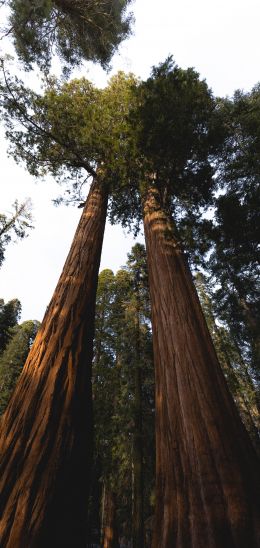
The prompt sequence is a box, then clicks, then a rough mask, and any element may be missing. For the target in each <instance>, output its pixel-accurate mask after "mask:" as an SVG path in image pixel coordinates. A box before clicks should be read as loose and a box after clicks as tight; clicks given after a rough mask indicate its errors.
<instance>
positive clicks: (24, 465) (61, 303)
mask: <svg viewBox="0 0 260 548" xmlns="http://www.w3.org/2000/svg"><path fill="white" fill-rule="evenodd" d="M106 209H107V193H106V191H105V190H104V189H103V188H102V186H100V185H99V184H98V181H95V182H94V183H93V184H92V187H91V189H90V193H89V196H88V199H87V202H86V205H85V208H84V210H83V213H82V217H81V219H80V222H79V225H78V228H77V231H76V234H75V237H74V240H73V243H72V246H71V249H70V252H69V255H68V257H67V260H66V263H65V266H64V269H63V272H62V274H61V277H60V279H59V282H58V285H57V287H56V290H55V292H54V295H53V297H52V300H51V302H50V305H49V307H48V309H47V311H46V314H45V317H44V320H43V324H42V327H41V329H40V332H39V333H38V335H37V338H36V340H35V343H34V345H33V347H32V349H31V351H30V354H29V356H28V359H27V361H26V363H25V366H24V369H23V372H22V374H21V377H20V380H19V382H18V385H17V388H16V390H15V392H14V394H13V397H12V399H11V402H10V404H9V406H8V408H7V411H6V413H5V415H4V417H3V420H2V423H1V437H0V439H1V467H0V490H1V503H0V504H1V506H0V509H1V521H0V539H1V541H0V545H1V547H4V548H47V547H48V548H57V547H62V548H82V547H83V546H85V526H86V521H87V519H86V513H87V512H86V508H87V497H88V485H89V474H90V465H91V449H92V448H91V446H92V405H91V361H92V349H93V334H94V313H95V298H96V287H97V279H98V269H99V263H100V255H101V248H102V242H103V234H104V227H105V218H106Z"/></svg>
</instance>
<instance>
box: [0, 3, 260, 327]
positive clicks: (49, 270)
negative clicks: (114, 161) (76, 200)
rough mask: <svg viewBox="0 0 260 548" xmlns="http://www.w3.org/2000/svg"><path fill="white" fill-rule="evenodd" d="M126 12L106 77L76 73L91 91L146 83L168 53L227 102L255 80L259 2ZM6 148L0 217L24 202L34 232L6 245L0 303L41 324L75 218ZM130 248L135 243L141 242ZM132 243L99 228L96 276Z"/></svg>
mask: <svg viewBox="0 0 260 548" xmlns="http://www.w3.org/2000/svg"><path fill="white" fill-rule="evenodd" d="M131 11H133V13H134V17H135V23H134V25H133V34H132V36H131V37H130V38H129V39H128V40H127V41H125V42H124V43H123V44H122V46H121V47H120V50H119V52H118V54H116V55H115V56H114V58H113V61H112V71H111V72H110V74H109V75H107V74H106V73H105V72H104V71H103V70H102V69H101V68H100V67H98V66H93V64H92V63H86V64H84V66H83V67H82V69H81V75H82V76H83V75H84V76H86V77H87V78H89V79H91V80H93V82H94V83H95V84H96V85H98V86H104V85H105V84H106V81H107V79H108V78H109V77H110V76H111V75H112V74H114V73H115V72H117V71H118V70H124V71H125V72H130V71H131V72H133V73H134V74H136V75H137V76H139V77H141V78H143V79H146V78H147V77H148V76H149V73H150V70H151V67H152V66H153V65H157V64H158V63H160V62H162V61H164V60H165V59H166V57H167V56H168V55H170V54H172V55H173V57H174V59H175V61H176V63H177V64H178V65H179V66H181V67H182V68H187V67H189V66H192V67H194V68H195V69H196V70H197V71H198V72H199V73H200V75H201V77H202V78H205V79H206V80H207V83H208V85H209V87H211V88H212V90H213V92H214V94H215V95H220V96H226V95H230V96H231V95H232V94H233V92H234V90H235V89H238V88H239V89H244V90H248V91H249V90H250V89H251V88H252V87H253V86H254V85H255V84H256V83H257V82H258V81H259V80H260V73H259V67H260V48H259V42H260V35H259V21H260V3H259V0H247V2H245V1H244V0H218V2H216V1H214V0H196V2H194V0H160V2H158V1H157V0H156V1H155V0H136V1H135V2H134V3H133V4H132V6H131ZM4 47H5V45H4V44H2V48H4ZM6 48H7V44H6ZM77 75H78V74H77ZM29 81H30V82H33V83H34V84H35V85H37V75H36V74H31V75H30V76H29ZM7 148H8V143H7V142H6V141H5V139H4V130H3V128H2V129H1V128H0V153H1V178H0V204H1V206H0V211H1V213H7V212H8V211H10V210H11V204H12V203H13V202H14V200H15V199H16V198H17V199H18V200H19V201H23V200H24V199H25V198H27V197H30V198H31V199H32V203H33V217H34V226H35V228H34V230H32V231H30V233H29V235H28V237H27V238H26V239H25V240H23V241H19V242H17V243H16V244H11V245H9V247H8V249H7V252H6V259H5V261H4V263H3V265H2V268H1V270H0V298H3V299H4V300H5V301H8V300H9V299H12V298H16V297H17V298H18V299H20V301H21V303H22V309H23V312H22V320H26V319H38V320H41V319H42V317H43V314H44V311H45V309H46V307H47V305H48V303H49V301H50V299H51V296H52V293H53V291H54V289H55V286H56V283H57V281H58V278H59V275H60V273H61V270H62V267H63V264H64V261H65V259H66V256H67V253H68V251H69V248H70V245H71V242H72V239H73V234H74V232H75V229H76V226H77V223H78V221H79V217H80V214H81V211H80V210H79V209H77V208H74V207H65V206H60V207H58V208H57V207H55V206H54V205H53V203H52V200H53V199H54V198H55V197H57V196H58V195H59V194H60V193H61V188H60V187H58V185H57V183H55V181H54V180H52V179H51V178H50V177H47V178H46V179H45V180H39V181H37V182H36V181H35V180H34V179H33V178H32V177H31V176H29V175H28V173H26V170H25V168H24V167H23V166H21V165H19V166H18V165H16V164H15V163H14V160H13V159H12V158H10V157H8V156H7ZM136 241H142V235H140V236H139V237H138V238H137V240H136ZM134 242H135V241H134V239H133V236H132V235H131V234H128V233H126V232H125V231H123V230H122V229H121V228H120V226H113V227H111V226H110V225H108V224H107V228H106V233H105V240H104V246H103V253H102V260H101V269H103V268H111V269H112V270H114V271H116V270H117V269H118V268H120V266H121V265H123V264H125V262H126V259H127V253H128V252H129V251H130V249H131V247H132V245H133V243H134Z"/></svg>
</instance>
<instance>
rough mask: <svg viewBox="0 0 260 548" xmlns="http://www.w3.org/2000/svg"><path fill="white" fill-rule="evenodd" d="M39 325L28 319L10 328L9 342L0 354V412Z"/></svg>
mask: <svg viewBox="0 0 260 548" xmlns="http://www.w3.org/2000/svg"><path fill="white" fill-rule="evenodd" d="M39 327H40V324H39V322H37V321H32V320H29V321H27V322H23V323H22V324H20V325H15V326H14V327H12V329H11V330H10V338H9V342H8V344H7V345H6V348H5V350H4V352H3V353H2V355H1V356H0V414H2V413H3V412H4V411H5V409H6V407H7V404H8V401H9V399H10V396H11V394H12V392H13V390H14V388H15V386H16V383H17V380H18V377H19V375H20V373H21V371H22V368H23V365H24V363H25V361H26V358H27V355H28V353H29V350H30V348H31V346H32V343H33V341H34V339H35V337H36V333H37V331H38V329H39Z"/></svg>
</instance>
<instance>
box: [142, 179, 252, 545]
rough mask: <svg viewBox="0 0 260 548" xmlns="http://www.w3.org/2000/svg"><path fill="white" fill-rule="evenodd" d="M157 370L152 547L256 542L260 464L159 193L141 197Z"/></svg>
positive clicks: (153, 191) (155, 191) (152, 190)
mask: <svg viewBox="0 0 260 548" xmlns="http://www.w3.org/2000/svg"><path fill="white" fill-rule="evenodd" d="M144 229H145V238H146V246H147V259H148V272H149V284H150V293H151V305H152V325H153V341H154V356H155V369H156V371H155V375H156V444H157V449H156V518H155V534H154V538H153V546H154V548H158V547H160V548H173V546H174V547H176V548H191V547H193V548H205V546H207V548H224V547H226V546H227V547H228V548H234V547H236V548H238V547H239V548H245V547H246V546H248V547H249V546H250V548H253V547H254V548H255V547H257V546H258V547H259V546H260V544H259V543H260V519H259V508H260V505H259V498H260V495H259V481H258V480H259V469H258V461H257V456H256V453H255V452H254V449H253V447H252V445H251V442H250V439H249V437H248V435H247V433H246V431H245V429H244V427H243V425H242V422H241V420H240V418H239V415H238V412H237V410H236V407H235V405H234V402H233V400H232V398H231V396H230V394H229V391H228V389H227V386H226V382H225V379H224V376H223V373H222V371H221V368H220V366H219V363H218V361H217V357H216V353H215V351H214V347H213V344H212V341H211V338H210V335H209V332H208V329H207V326H206V322H205V319H204V316H203V313H202V310H201V307H200V304H199V300H198V297H197V294H196V290H195V287H194V285H193V282H192V277H191V274H190V271H189V268H188V265H187V262H186V258H185V256H184V254H183V252H182V249H181V246H180V243H179V241H178V238H177V237H176V234H175V230H174V227H173V224H172V223H171V222H170V220H169V218H168V217H167V215H166V213H165V212H164V211H163V210H162V207H161V203H160V196H159V192H158V191H157V190H156V188H154V187H153V188H150V189H149V190H148V192H147V195H146V198H145V200H144Z"/></svg>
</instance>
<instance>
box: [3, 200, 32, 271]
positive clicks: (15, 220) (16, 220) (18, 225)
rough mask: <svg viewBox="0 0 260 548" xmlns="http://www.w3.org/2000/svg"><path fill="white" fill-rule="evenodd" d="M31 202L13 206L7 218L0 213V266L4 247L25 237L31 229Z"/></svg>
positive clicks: (16, 203)
mask: <svg viewBox="0 0 260 548" xmlns="http://www.w3.org/2000/svg"><path fill="white" fill-rule="evenodd" d="M31 207H32V206H31V200H29V199H28V200H26V201H25V202H22V203H21V204H19V203H18V202H17V200H16V201H15V202H14V204H13V209H14V211H13V213H11V214H10V215H9V216H8V215H6V214H3V213H0V266H1V264H2V262H3V260H4V253H5V249H6V246H7V245H8V244H9V243H10V242H11V241H14V240H17V239H23V238H25V237H26V236H27V230H28V229H29V228H33V226H32V215H31Z"/></svg>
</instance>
